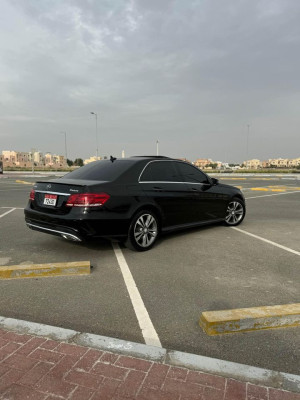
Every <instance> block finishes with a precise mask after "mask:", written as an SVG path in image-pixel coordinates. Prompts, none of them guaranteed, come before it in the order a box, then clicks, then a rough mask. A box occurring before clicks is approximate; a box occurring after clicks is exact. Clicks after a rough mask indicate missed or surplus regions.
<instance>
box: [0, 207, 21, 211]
mask: <svg viewBox="0 0 300 400" xmlns="http://www.w3.org/2000/svg"><path fill="white" fill-rule="evenodd" d="M0 208H14V209H15V210H24V207H0Z"/></svg>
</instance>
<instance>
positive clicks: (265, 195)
mask: <svg viewBox="0 0 300 400" xmlns="http://www.w3.org/2000/svg"><path fill="white" fill-rule="evenodd" d="M292 193H300V190H298V191H296V192H286V193H275V194H264V195H263V196H254V197H246V200H249V199H259V198H261V197H270V196H282V195H283V194H292Z"/></svg>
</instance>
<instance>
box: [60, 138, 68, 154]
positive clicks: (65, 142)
mask: <svg viewBox="0 0 300 400" xmlns="http://www.w3.org/2000/svg"><path fill="white" fill-rule="evenodd" d="M60 133H62V134H63V135H65V156H66V162H67V161H68V153H67V132H65V131H64V132H60Z"/></svg>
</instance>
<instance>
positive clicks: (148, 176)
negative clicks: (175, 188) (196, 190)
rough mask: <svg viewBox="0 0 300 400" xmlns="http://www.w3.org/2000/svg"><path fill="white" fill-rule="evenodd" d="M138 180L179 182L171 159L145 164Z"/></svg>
mask: <svg viewBox="0 0 300 400" xmlns="http://www.w3.org/2000/svg"><path fill="white" fill-rule="evenodd" d="M140 181H141V182H180V178H179V176H178V173H177V171H176V168H175V166H174V163H173V162H172V161H153V162H150V163H149V164H148V165H147V166H146V168H145V170H144V172H143V173H142V176H141V178H140Z"/></svg>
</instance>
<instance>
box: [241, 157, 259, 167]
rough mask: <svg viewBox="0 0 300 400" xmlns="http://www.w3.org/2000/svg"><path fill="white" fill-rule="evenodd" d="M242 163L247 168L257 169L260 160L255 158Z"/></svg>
mask: <svg viewBox="0 0 300 400" xmlns="http://www.w3.org/2000/svg"><path fill="white" fill-rule="evenodd" d="M243 164H244V165H245V167H246V168H247V169H258V168H261V166H262V165H261V162H260V160H257V159H253V160H247V161H244V162H243Z"/></svg>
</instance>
